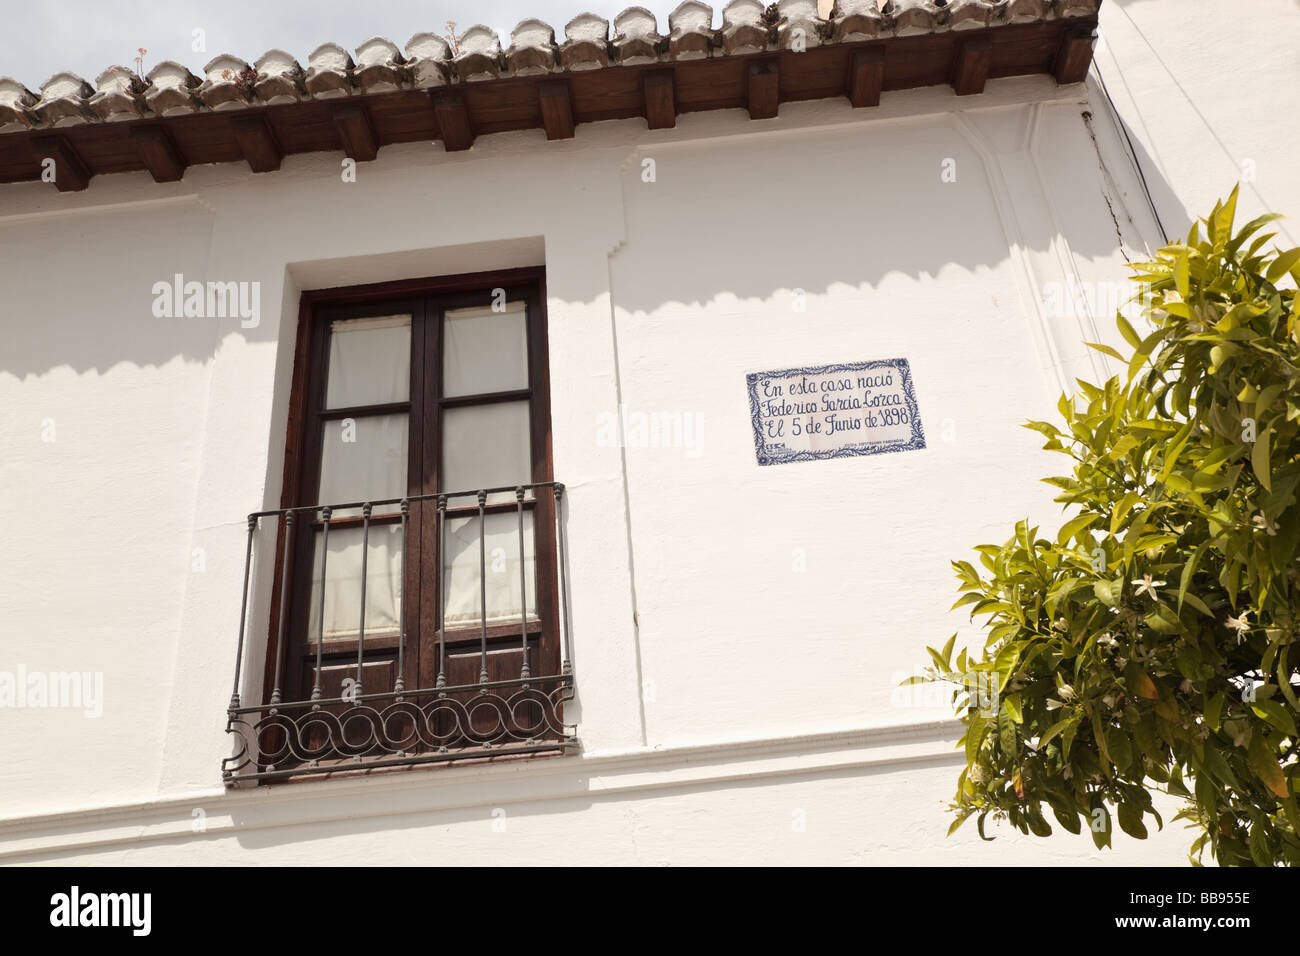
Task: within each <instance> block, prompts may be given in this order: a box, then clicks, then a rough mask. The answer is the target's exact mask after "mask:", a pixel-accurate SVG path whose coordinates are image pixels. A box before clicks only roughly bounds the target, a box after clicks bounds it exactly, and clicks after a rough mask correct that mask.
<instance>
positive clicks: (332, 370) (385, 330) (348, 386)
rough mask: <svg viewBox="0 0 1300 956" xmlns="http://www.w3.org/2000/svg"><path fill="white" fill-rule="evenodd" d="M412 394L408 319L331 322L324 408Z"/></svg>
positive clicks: (389, 317)
mask: <svg viewBox="0 0 1300 956" xmlns="http://www.w3.org/2000/svg"><path fill="white" fill-rule="evenodd" d="M410 392H411V317H410V316H409V315H385V316H378V317H375V318H365V319H340V320H338V321H335V322H331V323H330V360H329V372H328V374H327V376H326V379H325V407H326V408H354V407H356V406H358V405H379V404H382V403H384V402H404V401H406V400H407V399H408V398H409V397H410Z"/></svg>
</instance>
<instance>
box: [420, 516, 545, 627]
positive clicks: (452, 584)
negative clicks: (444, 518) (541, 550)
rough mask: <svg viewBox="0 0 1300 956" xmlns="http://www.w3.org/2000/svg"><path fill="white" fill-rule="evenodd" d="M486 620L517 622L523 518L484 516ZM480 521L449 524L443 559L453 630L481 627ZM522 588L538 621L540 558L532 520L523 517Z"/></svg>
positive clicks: (530, 613)
mask: <svg viewBox="0 0 1300 956" xmlns="http://www.w3.org/2000/svg"><path fill="white" fill-rule="evenodd" d="M486 525H487V529H486V537H485V540H484V549H485V553H484V555H483V561H484V564H485V565H486V571H487V576H486V580H487V620H488V623H489V624H498V623H502V622H508V621H518V620H519V608H520V598H519V516H518V514H517V513H510V514H490V515H487V516H486ZM479 528H480V523H479V519H478V516H477V515H475V516H473V517H467V518H456V519H454V520H448V522H447V551H446V553H445V554H444V555H443V560H442V568H443V575H442V580H443V592H442V593H443V600H444V601H445V602H446V604H445V605H444V606H445V607H446V621H447V625H448V626H449V627H455V626H465V625H467V624H477V623H478V622H479V619H480V606H479V600H480V598H479V582H480V580H483V579H482V578H480V576H479ZM523 557H524V586H525V588H526V589H527V594H528V616H529V617H530V618H536V617H537V581H536V576H537V559H536V555H535V553H534V547H533V516H532V513H531V512H529V511H525V512H524V556H523Z"/></svg>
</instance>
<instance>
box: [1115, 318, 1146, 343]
mask: <svg viewBox="0 0 1300 956" xmlns="http://www.w3.org/2000/svg"><path fill="white" fill-rule="evenodd" d="M1115 324H1116V325H1117V326H1119V334H1120V335H1122V336H1124V341H1125V342H1127V343H1128V344H1129V345H1131V346H1133V348H1137V347H1138V346H1139V345H1141V344H1142V336H1140V335H1138V334H1137V329H1135V328H1133V326H1132V325H1131V324H1130V323H1129V320H1128V319H1126V318H1124V316H1123V315H1122V314H1120V313H1116V314H1115Z"/></svg>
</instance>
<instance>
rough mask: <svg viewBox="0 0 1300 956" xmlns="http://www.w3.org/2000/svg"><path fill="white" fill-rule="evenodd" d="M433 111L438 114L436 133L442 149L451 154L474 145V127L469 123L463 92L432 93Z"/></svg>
mask: <svg viewBox="0 0 1300 956" xmlns="http://www.w3.org/2000/svg"><path fill="white" fill-rule="evenodd" d="M432 96H433V111H434V112H435V113H437V114H438V132H439V137H440V138H441V139H442V145H443V148H444V149H446V150H447V152H449V153H452V152H456V151H457V150H462V149H469V148H470V147H471V146H473V145H474V125H473V123H472V122H471V121H470V117H469V107H468V106H467V105H466V103H465V91H464V90H459V89H447V88H445V87H444V88H439V89H435V90H433V92H432Z"/></svg>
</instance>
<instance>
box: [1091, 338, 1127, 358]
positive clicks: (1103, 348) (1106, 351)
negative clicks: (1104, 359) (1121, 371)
mask: <svg viewBox="0 0 1300 956" xmlns="http://www.w3.org/2000/svg"><path fill="white" fill-rule="evenodd" d="M1083 344H1084V345H1086V346H1088V348H1090V349H1096V350H1097V351H1098V352H1101V353H1102V354H1103V355H1109V356H1110V357H1111V358H1113V359H1119V360H1120V361H1121V362H1127V361H1128V359H1126V358H1124V356H1122V355H1120V354H1119V353H1118V352H1116V351H1115V350H1114V349H1113V348H1111V347H1110V346H1109V345H1103V344H1102V343H1100V342H1084V343H1083Z"/></svg>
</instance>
